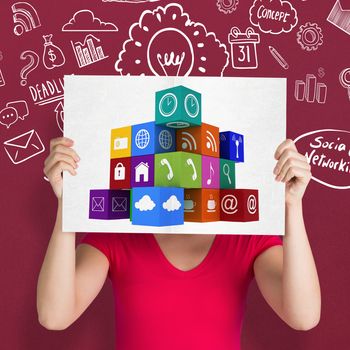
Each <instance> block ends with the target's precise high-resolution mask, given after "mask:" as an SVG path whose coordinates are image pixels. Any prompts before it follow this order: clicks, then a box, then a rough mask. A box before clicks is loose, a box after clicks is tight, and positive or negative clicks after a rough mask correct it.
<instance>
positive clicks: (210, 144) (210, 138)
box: [205, 130, 218, 153]
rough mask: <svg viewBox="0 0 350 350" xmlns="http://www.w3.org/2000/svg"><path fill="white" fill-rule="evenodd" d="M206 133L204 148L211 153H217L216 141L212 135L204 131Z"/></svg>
mask: <svg viewBox="0 0 350 350" xmlns="http://www.w3.org/2000/svg"><path fill="white" fill-rule="evenodd" d="M205 133H206V140H207V143H206V146H207V148H208V149H210V150H211V151H212V152H214V153H216V152H217V151H218V146H217V144H216V140H215V137H214V135H213V134H212V133H211V132H210V131H209V130H205Z"/></svg>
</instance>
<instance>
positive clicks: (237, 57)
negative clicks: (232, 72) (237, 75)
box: [228, 27, 260, 69]
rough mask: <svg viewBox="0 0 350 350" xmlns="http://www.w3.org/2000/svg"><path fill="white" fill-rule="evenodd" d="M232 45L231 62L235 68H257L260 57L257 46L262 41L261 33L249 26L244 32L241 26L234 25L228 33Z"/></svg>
mask: <svg viewBox="0 0 350 350" xmlns="http://www.w3.org/2000/svg"><path fill="white" fill-rule="evenodd" d="M228 42H229V43H230V45H231V63H232V67H233V68H235V69H256V68H257V67H258V57H257V52H256V46H257V44H259V43H260V35H259V34H258V33H255V32H254V29H253V28H251V27H249V28H247V30H246V31H245V33H242V32H241V31H240V30H239V28H237V27H232V28H231V31H230V33H229V35H228Z"/></svg>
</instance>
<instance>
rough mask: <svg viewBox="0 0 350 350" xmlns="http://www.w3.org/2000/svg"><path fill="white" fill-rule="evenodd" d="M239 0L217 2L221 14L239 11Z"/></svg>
mask: <svg viewBox="0 0 350 350" xmlns="http://www.w3.org/2000/svg"><path fill="white" fill-rule="evenodd" d="M238 3H239V0H217V1H216V6H217V8H218V10H219V11H220V12H223V13H224V14H226V15H227V14H230V13H232V12H233V11H236V10H237V6H238Z"/></svg>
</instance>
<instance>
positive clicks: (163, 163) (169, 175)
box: [160, 158, 174, 181]
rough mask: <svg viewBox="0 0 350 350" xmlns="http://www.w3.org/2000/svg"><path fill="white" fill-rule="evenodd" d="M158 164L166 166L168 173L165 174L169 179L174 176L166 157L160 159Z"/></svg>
mask: <svg viewBox="0 0 350 350" xmlns="http://www.w3.org/2000/svg"><path fill="white" fill-rule="evenodd" d="M160 164H161V165H165V166H166V167H167V168H168V171H169V173H168V174H167V176H166V177H167V179H168V180H169V181H170V180H171V179H172V178H173V177H174V173H173V169H172V167H171V165H170V163H169V161H168V160H167V159H166V158H163V159H161V161H160Z"/></svg>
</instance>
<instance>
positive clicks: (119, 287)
mask: <svg viewBox="0 0 350 350" xmlns="http://www.w3.org/2000/svg"><path fill="white" fill-rule="evenodd" d="M82 243H88V244H90V245H92V246H94V247H96V248H97V249H99V250H100V251H101V252H102V253H103V254H105V255H106V257H107V258H108V260H109V271H108V277H109V278H110V279H111V281H112V285H113V291H114V307H115V317H116V349H117V350H140V349H152V350H165V349H166V350H179V349H181V350H193V349H198V350H199V349H200V350H213V349H215V350H238V349H240V333H241V327H242V319H243V315H244V311H245V307H246V296H247V290H248V286H249V283H250V281H251V280H252V279H253V278H254V270H253V263H254V259H255V258H256V257H257V256H258V255H259V254H260V253H261V252H262V251H264V250H265V249H267V248H269V247H271V246H273V245H282V244H283V242H282V240H281V238H280V237H279V236H266V235H263V236H262V235H221V234H220V235H216V236H215V239H214V241H213V243H212V246H211V248H210V250H209V253H208V254H207V256H206V257H205V258H204V260H203V261H202V262H201V263H200V264H199V265H198V266H197V267H195V268H194V269H192V270H190V271H181V270H179V269H177V268H176V267H174V266H173V265H172V264H171V263H170V262H169V261H168V260H167V258H166V257H165V255H164V254H163V252H162V250H161V248H160V246H159V244H158V242H157V240H156V238H155V237H154V235H153V234H137V233H88V234H87V235H86V236H85V237H84V238H83V240H82Z"/></svg>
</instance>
